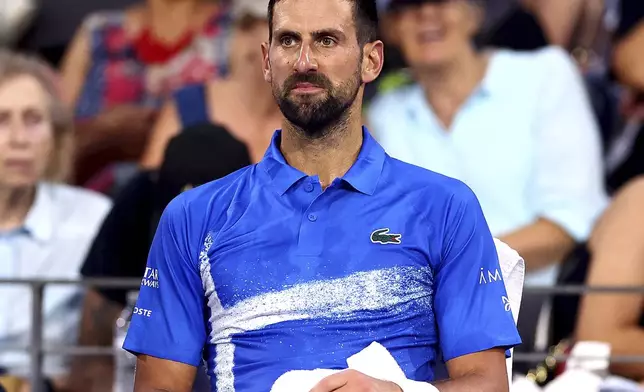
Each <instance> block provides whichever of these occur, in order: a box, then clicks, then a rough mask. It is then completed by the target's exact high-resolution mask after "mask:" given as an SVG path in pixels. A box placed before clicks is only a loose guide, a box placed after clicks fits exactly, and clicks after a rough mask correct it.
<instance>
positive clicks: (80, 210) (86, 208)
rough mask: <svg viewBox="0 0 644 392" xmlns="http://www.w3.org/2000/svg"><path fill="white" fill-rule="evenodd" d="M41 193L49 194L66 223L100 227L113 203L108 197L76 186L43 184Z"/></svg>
mask: <svg viewBox="0 0 644 392" xmlns="http://www.w3.org/2000/svg"><path fill="white" fill-rule="evenodd" d="M40 187H41V189H40V191H44V192H47V193H48V194H49V197H50V198H51V200H52V202H53V203H54V205H55V206H56V207H57V209H58V210H59V212H58V214H59V217H60V218H64V221H67V222H69V221H83V222H87V223H88V224H94V225H99V224H100V223H101V222H102V221H103V218H105V216H106V215H107V213H108V212H109V210H110V208H111V207H112V202H111V201H110V199H109V198H107V197H106V196H104V195H102V194H100V193H97V192H94V191H90V190H88V189H84V188H79V187H75V186H70V185H65V184H55V183H43V184H41V185H40Z"/></svg>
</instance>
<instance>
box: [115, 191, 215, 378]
mask: <svg viewBox="0 0 644 392" xmlns="http://www.w3.org/2000/svg"><path fill="white" fill-rule="evenodd" d="M194 224H195V220H194V219H191V217H188V216H187V211H186V209H185V206H184V204H183V198H182V197H181V196H179V197H178V198H176V199H174V200H173V201H172V202H170V204H169V205H168V207H167V208H166V210H165V211H164V212H163V215H162V216H161V220H160V222H159V226H158V229H157V232H156V234H155V236H154V240H153V242H152V247H151V249H150V255H149V256H148V263H147V267H146V269H145V273H144V276H143V279H142V281H141V289H140V292H139V297H138V300H137V304H136V307H135V308H134V312H133V315H132V321H131V323H130V327H129V329H128V331H127V337H126V339H125V343H124V345H123V347H124V348H125V349H126V350H128V351H131V352H133V353H135V354H139V355H141V354H143V355H147V356H153V357H156V358H159V359H166V360H169V361H174V362H181V363H185V364H186V365H190V366H193V367H197V366H199V364H200V363H201V360H202V353H203V348H204V345H205V343H206V336H207V333H206V320H205V318H204V317H205V311H206V301H205V292H204V288H203V287H204V286H203V283H202V280H201V274H200V271H199V261H198V260H197V256H198V254H199V250H198V249H192V247H191V245H190V240H191V238H192V237H193V233H198V232H199V230H200V228H199V227H195V228H194V232H193V229H192V227H193V226H194Z"/></svg>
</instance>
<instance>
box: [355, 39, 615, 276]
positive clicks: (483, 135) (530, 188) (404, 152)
mask: <svg viewBox="0 0 644 392" xmlns="http://www.w3.org/2000/svg"><path fill="white" fill-rule="evenodd" d="M367 115H368V123H369V125H370V127H371V130H372V131H373V133H374V135H375V137H376V138H377V139H378V140H379V142H380V143H381V144H382V146H383V147H384V148H385V150H386V151H387V152H388V153H389V154H390V155H392V156H393V157H395V158H398V159H401V160H403V161H406V162H409V163H412V164H415V165H418V166H422V167H424V168H427V169H430V170H433V171H436V172H439V173H442V174H445V175H448V176H450V177H454V178H457V179H459V180H461V181H463V182H465V183H466V184H467V185H468V186H469V187H470V188H472V190H473V191H474V193H476V195H477V197H478V199H479V201H480V203H481V206H482V208H483V212H484V214H485V217H486V220H487V222H488V224H489V226H490V230H491V231H492V234H493V235H494V236H496V237H502V236H503V235H505V234H508V233H511V232H513V231H515V230H517V229H519V228H522V227H524V226H527V225H530V224H531V223H533V222H535V221H536V220H537V219H538V218H540V217H541V218H545V219H548V220H550V221H552V222H555V223H557V224H558V225H560V226H561V227H562V228H563V229H565V230H566V231H567V232H568V233H569V234H570V235H571V236H572V237H573V238H574V239H575V240H577V241H584V240H586V239H587V237H588V235H589V233H590V231H591V230H592V227H593V224H594V222H595V219H596V218H597V217H598V216H599V214H600V213H601V212H602V211H603V209H604V208H605V206H606V204H607V196H606V194H605V190H604V185H603V173H604V169H603V166H602V158H601V145H600V139H599V130H598V127H597V124H596V122H595V119H594V117H593V113H592V109H591V106H590V102H589V98H588V96H587V93H586V91H585V87H584V84H583V81H582V79H581V76H580V74H579V72H578V71H577V69H576V67H575V65H574V64H573V62H572V60H571V59H570V57H569V56H568V54H567V53H565V52H564V51H563V50H561V49H559V48H555V47H550V48H545V49H542V50H539V51H534V52H513V51H507V50H500V51H497V52H496V53H495V54H493V55H492V57H491V59H490V63H489V66H488V70H487V74H486V76H485V78H484V79H483V81H482V83H481V85H480V86H479V88H478V89H477V90H476V91H475V92H474V93H473V94H472V95H471V96H470V98H469V99H468V100H467V101H466V102H465V104H464V105H463V106H462V107H461V108H460V110H459V111H458V113H457V114H456V116H455V118H454V121H453V124H452V126H451V127H450V129H449V130H448V131H446V130H445V129H444V127H443V125H442V124H440V122H439V121H438V119H437V118H436V116H435V115H434V113H433V111H432V108H431V107H430V106H429V104H428V103H427V101H426V99H425V96H424V93H423V90H422V89H421V87H420V86H418V85H412V86H409V87H405V88H401V89H398V90H395V91H392V92H390V93H387V94H385V95H383V96H381V97H379V98H376V100H375V101H374V103H373V104H372V105H371V106H370V108H369V111H368V113H367ZM556 274H557V267H556V266H554V267H550V268H546V269H544V270H542V271H537V272H535V273H531V274H528V275H527V276H526V284H539V285H541V284H553V283H554V281H555V278H556Z"/></svg>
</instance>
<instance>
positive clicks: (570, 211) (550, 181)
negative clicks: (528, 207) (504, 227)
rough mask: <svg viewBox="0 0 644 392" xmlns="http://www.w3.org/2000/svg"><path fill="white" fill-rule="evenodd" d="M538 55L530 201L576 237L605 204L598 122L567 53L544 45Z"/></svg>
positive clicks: (587, 228)
mask: <svg viewBox="0 0 644 392" xmlns="http://www.w3.org/2000/svg"><path fill="white" fill-rule="evenodd" d="M540 56H541V59H540V61H542V62H543V65H544V69H547V70H549V72H546V73H545V74H544V75H546V76H545V77H546V78H547V79H548V81H547V83H546V82H544V83H543V85H542V86H543V87H542V90H541V94H540V96H539V102H540V105H541V106H540V108H539V111H538V113H537V116H538V119H537V123H536V129H535V154H536V156H535V181H534V183H533V184H534V185H533V186H534V188H533V192H531V194H530V197H531V198H532V201H531V204H532V205H533V207H534V210H535V211H536V213H537V214H538V215H539V216H541V217H542V218H545V219H548V220H550V221H552V222H554V223H556V224H558V225H559V226H561V227H562V228H563V229H564V230H566V232H568V234H569V235H570V236H571V237H573V238H574V239H575V240H577V241H579V242H581V241H585V240H586V239H587V238H588V235H589V234H590V231H591V230H592V227H593V225H594V222H595V220H596V219H597V217H598V216H599V215H600V214H601V213H602V211H603V210H604V208H605V207H606V205H607V203H608V197H607V195H606V191H605V188H604V178H603V176H604V168H603V160H602V146H601V138H600V134H599V127H598V125H597V122H596V121H595V117H594V115H593V111H592V107H591V104H590V99H589V97H588V93H587V91H586V89H585V86H584V83H583V80H582V78H581V75H580V74H579V71H578V70H577V68H576V67H575V65H574V64H573V62H572V60H571V59H570V57H569V56H568V54H567V53H566V52H564V51H563V50H561V49H559V48H549V49H546V50H544V51H543V52H542V53H541V55H540Z"/></svg>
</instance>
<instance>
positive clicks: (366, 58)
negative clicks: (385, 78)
mask: <svg viewBox="0 0 644 392" xmlns="http://www.w3.org/2000/svg"><path fill="white" fill-rule="evenodd" d="M384 61H385V53H384V44H383V43H382V41H380V40H376V41H374V42H369V43H368V44H366V45H365V46H364V48H363V53H362V83H371V82H373V81H374V80H376V78H377V77H378V75H380V71H382V65H383V64H384Z"/></svg>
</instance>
